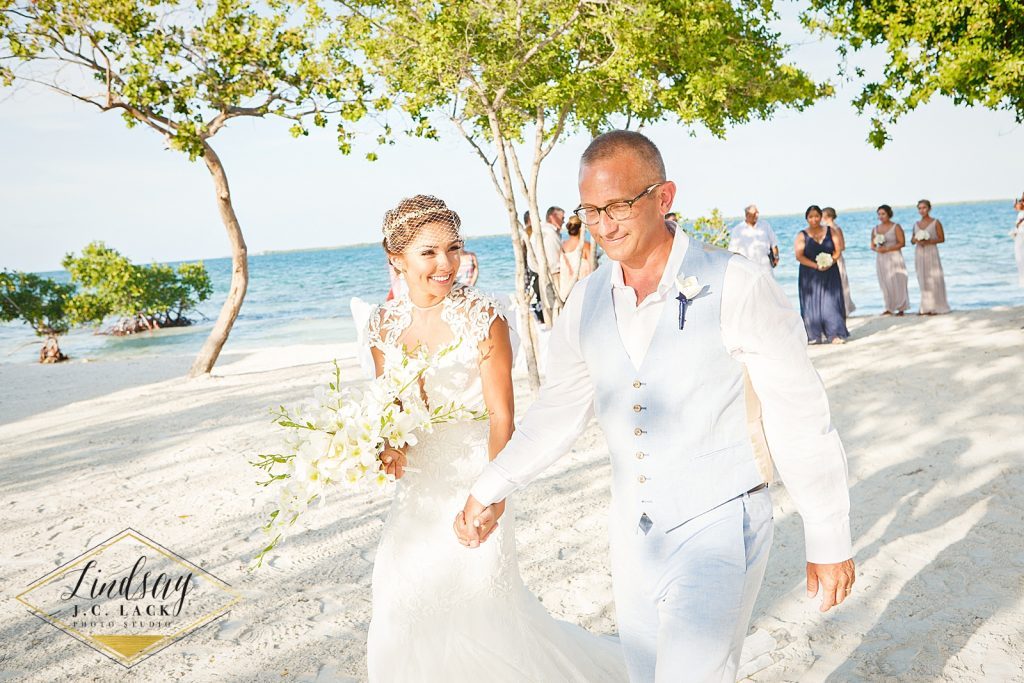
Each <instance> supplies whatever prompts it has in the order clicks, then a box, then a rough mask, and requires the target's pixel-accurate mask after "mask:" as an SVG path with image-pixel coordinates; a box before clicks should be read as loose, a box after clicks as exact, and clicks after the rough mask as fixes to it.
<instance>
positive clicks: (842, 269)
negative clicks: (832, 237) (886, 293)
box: [821, 206, 857, 318]
mask: <svg viewBox="0 0 1024 683" xmlns="http://www.w3.org/2000/svg"><path fill="white" fill-rule="evenodd" d="M821 222H822V224H823V225H825V226H826V227H828V228H830V229H831V230H832V232H833V233H835V234H836V235H838V236H839V237H840V239H842V240H843V244H844V245H845V244H846V235H844V234H843V230H842V228H840V227H839V225H838V224H837V223H836V210H835V209H833V208H832V207H831V206H826V207H825V208H824V209H822V210H821ZM843 251H845V249H844V250H843ZM836 267H837V268H838V269H839V279H840V281H841V282H842V283H843V305H844V306H845V307H846V317H847V318H849V317H850V314H851V313H853V312H854V311H855V310H857V306H856V305H855V304H854V303H853V297H851V296H850V279H849V278H848V277H847V276H846V257H845V256H840V257H839V258H838V259H836Z"/></svg>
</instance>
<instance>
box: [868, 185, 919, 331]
mask: <svg viewBox="0 0 1024 683" xmlns="http://www.w3.org/2000/svg"><path fill="white" fill-rule="evenodd" d="M877 213H878V221H879V222H878V225H876V226H875V227H873V228H872V229H871V251H873V252H875V254H876V256H875V270H876V271H877V272H878V286H879V287H881V288H882V298H883V299H884V300H885V312H884V313H883V314H882V315H892V314H894V313H895V314H896V315H903V313H904V312H905V311H906V310H907V309H908V308H910V295H909V293H908V292H907V263H906V261H904V260H903V247H904V246H906V244H907V240H906V238H905V237H904V235H903V228H902V227H901V226H900V224H899V223H893V222H892V207H891V206H889V205H888V204H882V205H881V206H880V207H878V212H877Z"/></svg>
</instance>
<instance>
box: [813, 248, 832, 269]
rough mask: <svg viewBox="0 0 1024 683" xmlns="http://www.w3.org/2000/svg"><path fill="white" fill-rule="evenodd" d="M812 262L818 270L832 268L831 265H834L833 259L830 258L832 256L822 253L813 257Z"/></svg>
mask: <svg viewBox="0 0 1024 683" xmlns="http://www.w3.org/2000/svg"><path fill="white" fill-rule="evenodd" d="M814 262H815V263H817V264H818V267H819V268H822V269H827V268H831V267H832V264H833V263H835V259H833V258H832V254H830V253H828V252H826V251H823V252H821V253H820V254H818V255H817V256H815V257H814Z"/></svg>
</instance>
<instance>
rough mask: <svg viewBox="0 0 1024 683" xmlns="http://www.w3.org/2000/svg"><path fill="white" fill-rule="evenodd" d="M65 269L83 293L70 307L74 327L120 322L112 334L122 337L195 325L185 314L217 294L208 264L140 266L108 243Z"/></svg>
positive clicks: (69, 260) (92, 247)
mask: <svg viewBox="0 0 1024 683" xmlns="http://www.w3.org/2000/svg"><path fill="white" fill-rule="evenodd" d="M61 265H62V266H64V268H65V269H66V270H67V271H68V272H69V273H70V274H71V281H72V283H74V284H75V285H79V287H80V288H79V289H78V290H77V291H76V292H75V293H74V295H73V296H71V298H70V300H69V301H68V303H67V308H68V312H69V315H70V318H71V322H72V323H73V324H76V325H77V324H94V325H100V324H102V323H103V321H104V320H106V319H107V318H109V317H111V316H120V318H121V319H120V320H119V321H118V322H117V323H116V324H115V325H114V326H113V327H112V328H111V329H110V330H109V331H110V333H112V334H116V335H125V334H134V333H136V332H139V331H142V330H153V329H158V328H162V327H179V326H185V325H191V324H192V320H191V319H189V318H188V317H186V315H185V314H186V313H188V312H190V311H192V310H194V309H195V307H196V306H197V305H198V304H199V303H201V302H203V301H206V300H207V299H209V298H210V295H211V294H212V293H213V285H212V283H211V282H210V276H209V273H207V271H206V267H205V266H204V265H203V264H202V263H182V264H180V265H179V266H178V267H177V269H174V268H171V267H170V266H168V265H166V264H161V263H154V264H151V265H148V266H140V265H136V264H133V263H132V262H131V261H129V260H128V259H127V258H126V257H125V256H123V255H122V254H120V253H119V252H118V251H117V250H115V249H111V248H109V247H107V246H106V245H104V244H103V242H92V243H90V244H88V245H86V247H85V248H84V249H82V255H81V256H77V257H76V256H75V255H74V254H67V255H66V256H65V257H64V260H63V261H62V262H61Z"/></svg>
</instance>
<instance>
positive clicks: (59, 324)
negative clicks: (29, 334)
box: [0, 270, 75, 337]
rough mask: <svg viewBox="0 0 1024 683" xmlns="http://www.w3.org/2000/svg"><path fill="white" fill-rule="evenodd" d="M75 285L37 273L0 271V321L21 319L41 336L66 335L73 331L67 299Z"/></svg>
mask: <svg viewBox="0 0 1024 683" xmlns="http://www.w3.org/2000/svg"><path fill="white" fill-rule="evenodd" d="M74 290H75V287H74V285H70V284H64V283H60V282H57V281H56V280H51V279H50V278H45V277H40V276H39V275H36V274H34V273H22V272H11V271H8V270H4V271H2V272H0V321H3V322H10V321H12V320H21V321H22V322H24V323H26V324H27V325H28V326H29V327H31V328H32V329H33V331H35V333H36V334H37V335H39V336H40V337H52V336H56V335H60V334H65V333H67V331H68V330H69V329H70V328H71V322H70V320H69V317H68V312H67V310H66V308H65V304H66V302H67V299H68V297H69V296H71V294H72V293H73V292H74Z"/></svg>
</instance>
